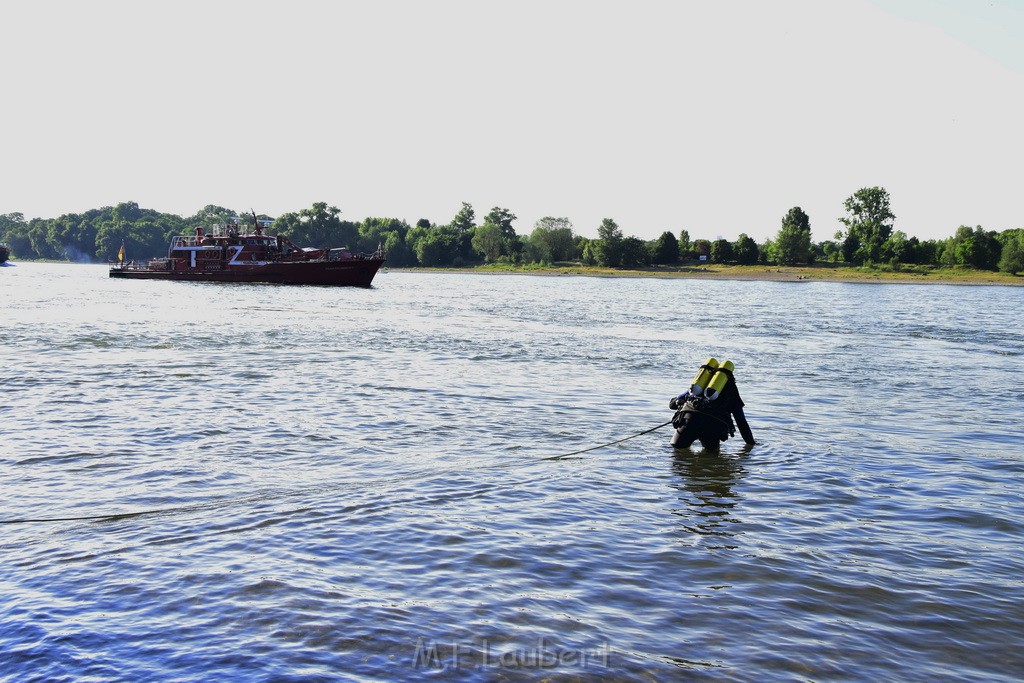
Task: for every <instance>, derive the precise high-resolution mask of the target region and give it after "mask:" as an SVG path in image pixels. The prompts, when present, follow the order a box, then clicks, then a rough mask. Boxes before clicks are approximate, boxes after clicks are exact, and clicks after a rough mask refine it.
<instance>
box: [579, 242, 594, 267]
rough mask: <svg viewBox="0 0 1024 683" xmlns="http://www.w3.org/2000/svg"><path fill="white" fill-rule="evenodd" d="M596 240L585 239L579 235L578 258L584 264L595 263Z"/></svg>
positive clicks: (591, 264) (590, 264)
mask: <svg viewBox="0 0 1024 683" xmlns="http://www.w3.org/2000/svg"><path fill="white" fill-rule="evenodd" d="M596 245H597V240H591V239H587V238H586V237H581V238H580V241H579V242H578V243H577V246H579V247H580V260H581V261H583V263H584V264H585V265H588V266H593V265H596V264H597V246H596Z"/></svg>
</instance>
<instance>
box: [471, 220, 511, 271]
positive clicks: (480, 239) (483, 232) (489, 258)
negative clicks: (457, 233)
mask: <svg viewBox="0 0 1024 683" xmlns="http://www.w3.org/2000/svg"><path fill="white" fill-rule="evenodd" d="M473 249H475V250H476V251H477V252H479V253H481V254H483V257H484V261H486V262H488V263H494V262H495V261H497V260H498V259H499V258H501V256H502V254H504V253H505V236H504V235H503V234H502V232H501V226H499V225H495V224H494V223H488V222H484V224H483V225H481V226H480V227H479V228H477V229H476V231H475V232H474V233H473Z"/></svg>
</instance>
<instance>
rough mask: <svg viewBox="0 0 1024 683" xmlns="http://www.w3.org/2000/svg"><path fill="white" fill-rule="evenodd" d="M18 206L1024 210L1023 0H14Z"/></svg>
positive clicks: (6, 43)
mask: <svg viewBox="0 0 1024 683" xmlns="http://www.w3.org/2000/svg"><path fill="white" fill-rule="evenodd" d="M0 26H2V27H3V30H2V37H0V65H2V70H0V74H2V75H0V84H2V88H0V93H2V104H0V213H9V212H13V211H20V212H22V213H24V214H25V216H26V217H27V218H32V217H36V216H39V217H44V218H52V217H56V216H58V215H60V214H63V213H69V212H81V211H85V210H87V209H91V208H99V207H101V206H108V205H112V204H116V203H118V202H122V201H135V202H138V203H139V204H140V205H141V206H143V207H145V208H152V209H156V210H159V211H166V212H171V213H177V214H180V215H191V214H193V213H195V212H196V211H197V210H199V209H200V208H202V207H203V206H204V205H206V204H211V203H213V204H219V205H223V206H227V207H230V208H233V209H237V210H244V209H248V208H250V207H251V208H254V209H256V210H257V211H258V212H262V213H267V214H270V215H278V214H280V213H283V212H285V211H297V210H299V209H303V208H306V207H308V206H310V205H311V204H312V203H313V202H316V201H326V202H328V203H330V204H334V205H336V206H338V207H339V208H340V209H341V210H342V216H343V217H344V218H348V219H350V220H361V219H362V218H364V217H366V216H391V217H398V218H404V219H406V220H408V221H409V222H410V223H414V222H415V221H416V220H417V219H419V218H428V219H430V220H432V221H434V222H437V223H444V222H447V221H449V220H450V219H451V218H452V216H454V215H455V213H456V211H458V209H459V208H460V206H461V203H462V202H463V201H467V202H470V203H471V204H473V206H474V208H475V209H476V211H477V216H478V219H482V217H483V216H484V214H486V213H487V212H488V211H489V210H490V209H491V207H493V206H502V207H506V208H508V209H510V210H511V211H513V212H514V213H515V214H517V215H518V216H519V221H517V223H516V229H517V231H518V232H519V233H520V234H528V233H529V232H530V230H531V229H532V227H533V224H534V222H535V221H536V220H537V219H539V218H541V217H543V216H547V215H553V216H566V217H568V218H569V219H570V220H572V222H573V224H574V226H575V229H576V231H577V232H578V233H580V234H583V235H587V236H591V237H592V236H596V234H597V226H598V224H599V223H600V221H601V219H602V218H605V217H610V218H614V219H615V220H616V221H617V222H618V223H619V225H620V226H621V227H622V229H623V232H624V233H625V234H626V235H635V236H637V237H642V238H644V239H652V238H654V237H657V236H658V235H659V234H661V232H663V231H665V230H671V231H672V232H674V233H678V231H679V230H680V229H681V228H685V229H687V230H689V232H690V235H691V237H693V238H697V237H704V238H709V239H714V238H717V237H725V238H727V239H730V240H731V239H735V238H736V237H737V236H738V235H739V233H741V232H746V233H747V234H749V235H751V236H752V237H754V238H756V239H758V240H759V241H760V240H762V239H763V238H765V237H769V236H774V234H775V233H776V232H777V230H778V228H779V223H780V221H781V219H782V217H783V216H784V215H785V214H786V212H787V211H788V210H789V208H790V207H793V206H800V207H802V208H803V209H804V211H806V212H807V213H808V214H809V216H810V218H811V226H812V230H813V236H814V239H815V240H816V241H820V240H823V239H828V238H830V237H831V236H832V233H833V232H834V231H835V230H836V229H837V227H838V220H837V219H838V218H839V217H840V216H842V215H843V206H842V204H843V200H844V199H845V198H846V197H848V196H850V195H851V194H853V192H855V191H856V190H857V189H859V188H861V187H866V186H874V185H880V186H883V187H885V188H886V189H888V190H889V193H890V195H891V198H892V207H893V211H894V213H895V214H896V216H897V220H896V228H897V229H900V230H903V231H904V232H906V233H908V234H910V235H916V236H918V237H920V238H922V239H924V238H941V237H948V236H950V235H952V234H953V232H954V231H955V230H956V228H957V226H959V225H961V224H966V225H971V226H974V225H979V224H980V225H982V226H984V227H985V228H986V229H991V230H1005V229H1007V228H1014V227H1024V211H1022V209H1021V205H1020V199H1019V195H1020V194H1021V189H1022V186H1024V182H1022V181H1024V170H1022V160H1024V135H1022V131H1024V0H994V1H992V2H989V1H988V0H829V1H828V2H825V1H822V0H772V1H766V0H731V1H730V2H708V1H706V0H701V1H696V0H694V1H691V0H629V1H628V2H627V1H621V2H607V1H599V0H598V1H582V0H542V1H538V0H516V2H510V1H506V2H486V1H483V0H435V1H430V0H375V1H369V0H368V1H366V2H350V1H345V0H337V1H328V0H289V1H288V2H265V1H252V0H250V1H227V0H205V1H202V2H198V1H192V0H188V1H176V2H162V3H158V2H138V1H136V0H130V1H114V0H93V1H90V2H80V1H48V0H40V1H37V2H27V1H26V2H14V1H4V2H2V3H0Z"/></svg>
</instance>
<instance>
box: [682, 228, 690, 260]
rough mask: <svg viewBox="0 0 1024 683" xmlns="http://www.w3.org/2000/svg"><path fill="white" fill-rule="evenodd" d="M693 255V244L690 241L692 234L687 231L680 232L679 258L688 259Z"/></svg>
mask: <svg viewBox="0 0 1024 683" xmlns="http://www.w3.org/2000/svg"><path fill="white" fill-rule="evenodd" d="M692 253H693V243H692V242H691V241H690V233H689V231H687V230H680V231H679V258H680V259H688V258H690V257H691V256H692Z"/></svg>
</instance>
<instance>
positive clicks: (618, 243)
mask: <svg viewBox="0 0 1024 683" xmlns="http://www.w3.org/2000/svg"><path fill="white" fill-rule="evenodd" d="M622 240H623V237H622V229H621V228H619V224H618V223H616V222H615V221H614V220H612V219H611V218H605V219H603V220H602V221H601V225H600V226H598V228H597V247H596V249H595V257H596V260H597V264H598V265H600V266H605V267H608V268H618V267H619V266H620V265H622Z"/></svg>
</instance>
